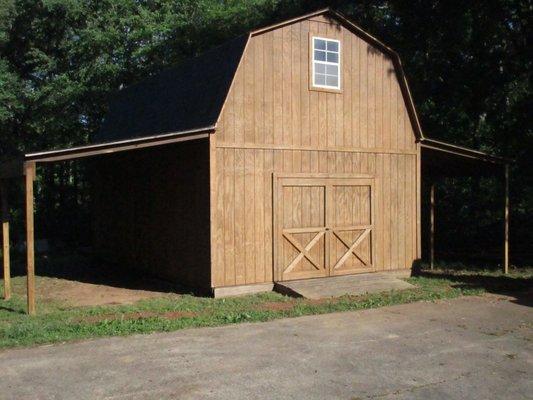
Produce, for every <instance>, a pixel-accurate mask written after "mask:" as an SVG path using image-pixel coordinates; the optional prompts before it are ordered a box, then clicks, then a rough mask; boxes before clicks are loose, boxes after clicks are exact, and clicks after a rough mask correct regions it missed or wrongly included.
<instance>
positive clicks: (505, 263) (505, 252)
mask: <svg viewBox="0 0 533 400" xmlns="http://www.w3.org/2000/svg"><path fill="white" fill-rule="evenodd" d="M504 179H505V182H504V185H505V189H504V192H505V212H504V224H505V227H504V243H503V273H504V274H508V273H509V164H505V177H504Z"/></svg>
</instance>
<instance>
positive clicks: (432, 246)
mask: <svg viewBox="0 0 533 400" xmlns="http://www.w3.org/2000/svg"><path fill="white" fill-rule="evenodd" d="M434 264H435V183H434V182H432V183H431V188H430V192H429V267H430V268H431V269H433V267H434Z"/></svg>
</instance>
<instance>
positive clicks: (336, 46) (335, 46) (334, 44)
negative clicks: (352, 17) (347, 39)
mask: <svg viewBox="0 0 533 400" xmlns="http://www.w3.org/2000/svg"><path fill="white" fill-rule="evenodd" d="M328 50H329V51H339V44H338V43H337V42H333V41H329V40H328Z"/></svg>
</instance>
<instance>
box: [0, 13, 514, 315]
mask: <svg viewBox="0 0 533 400" xmlns="http://www.w3.org/2000/svg"><path fill="white" fill-rule="evenodd" d="M81 157H91V169H92V171H93V175H92V179H94V187H95V189H96V191H95V195H94V202H95V207H94V208H95V210H96V212H95V230H96V235H95V237H96V239H97V243H96V244H97V246H96V248H97V250H98V252H99V254H102V255H104V256H105V257H106V258H108V259H109V260H113V261H115V262H116V263H117V265H118V264H120V265H126V266H128V268H136V269H138V270H141V271H144V272H146V273H147V274H150V275H156V276H159V277H162V278H165V279H167V280H171V281H174V282H179V283H181V284H184V285H188V286H191V287H195V288H197V289H200V290H203V291H210V292H211V293H212V294H214V295H215V296H223V295H231V294H238V293H244V292H255V291H265V290H271V289H272V287H273V284H274V283H275V282H281V281H288V280H295V279H305V278H317V277H332V276H338V275H345V274H359V273H369V272H378V271H380V272H386V271H390V272H393V273H397V272H398V271H400V272H401V271H403V272H409V271H410V270H411V268H412V267H413V265H414V263H416V261H417V260H419V259H420V258H421V242H422V241H421V181H422V163H423V159H424V157H428V159H429V161H428V163H431V160H437V159H438V160H440V161H439V162H442V163H445V162H448V161H450V160H451V161H450V162H451V164H454V162H455V164H454V165H458V164H457V163H458V162H461V161H462V160H465V161H467V162H466V164H468V162H470V161H472V162H481V163H484V165H485V164H486V165H487V166H496V167H497V168H500V167H501V165H502V164H504V162H503V161H502V160H501V159H498V158H496V157H492V156H489V155H486V154H483V153H480V152H476V151H473V150H468V149H465V148H460V147H456V146H452V145H449V144H445V143H441V142H437V141H434V140H430V139H427V138H425V137H424V136H423V134H422V130H421V127H420V124H419V121H418V118H417V113H416V110H415V107H414V104H413V101H412V99H411V95H410V92H409V87H408V85H407V81H406V78H405V76H404V73H403V70H402V66H401V63H400V59H399V57H398V55H397V54H396V53H395V52H394V51H393V50H391V49H390V48H388V47H387V46H386V45H384V44H382V43H381V42H379V41H378V40H377V39H375V38H374V37H372V36H371V35H369V34H368V33H366V32H364V31H363V30H361V29H360V28H359V27H357V26H356V25H354V24H353V23H352V22H350V21H348V20H347V19H346V18H345V17H343V16H342V15H340V14H338V13H336V12H334V11H331V10H329V9H326V10H321V11H318V12H315V13H312V14H308V15H304V16H301V17H299V18H295V19H292V20H288V21H284V22H282V23H279V24H277V25H273V26H269V27H266V28H262V29H257V30H254V31H252V32H250V33H249V34H248V35H245V36H242V37H239V38H236V39H234V40H232V41H230V42H228V43H226V44H224V45H222V46H220V47H218V48H215V49H213V50H211V51H209V52H207V53H205V54H204V55H201V56H199V57H197V58H195V59H192V60H189V61H187V62H185V63H183V64H181V65H180V66H178V67H176V68H173V69H169V70H167V71H164V72H162V73H161V74H159V75H157V76H155V77H152V78H149V79H147V80H145V81H142V82H140V83H138V84H136V85H133V86H131V87H129V88H126V89H124V90H121V91H120V92H119V93H118V94H117V95H116V96H115V98H114V99H113V101H112V102H111V105H110V112H109V115H108V116H107V117H106V119H105V122H104V125H103V127H102V130H101V131H100V133H99V134H98V135H97V136H96V137H95V138H94V139H93V142H92V143H91V144H89V145H87V146H84V147H79V148H71V149H64V150H54V151H46V152H40V153H28V154H25V155H24V156H23V159H22V160H21V161H18V162H17V163H10V164H7V163H6V164H4V169H3V170H4V175H5V176H6V177H7V176H8V174H9V172H10V171H11V172H12V171H13V170H16V171H22V170H23V172H24V174H25V176H26V187H27V189H28V191H27V212H28V215H29V216H30V217H29V221H28V243H32V241H33V236H32V235H33V220H32V218H33V208H32V207H33V198H32V196H33V194H32V190H33V177H34V174H35V166H36V165H37V164H40V163H48V162H61V161H63V160H70V159H76V158H81ZM439 157H441V158H439ZM453 160H455V161H453ZM466 164H465V165H466ZM462 168H463V167H462V166H461V165H460V166H459V167H458V168H457V169H458V170H461V169H462ZM444 169H445V170H446V168H444ZM32 252H33V250H32V248H31V246H28V271H29V275H28V276H29V279H30V280H31V279H32V278H31V276H32V274H33V268H34V266H33V263H34V261H33V253H32ZM30 253H31V254H30ZM31 284H32V283H31V282H30V285H31ZM30 302H31V301H30ZM30 307H31V305H30Z"/></svg>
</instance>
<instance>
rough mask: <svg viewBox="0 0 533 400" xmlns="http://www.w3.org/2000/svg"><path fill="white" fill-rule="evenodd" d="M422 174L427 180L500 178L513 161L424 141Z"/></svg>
mask: <svg viewBox="0 0 533 400" xmlns="http://www.w3.org/2000/svg"><path fill="white" fill-rule="evenodd" d="M420 147H421V153H422V154H421V158H422V173H423V176H425V177H427V178H439V177H467V176H498V175H500V176H501V175H502V174H503V173H504V170H505V166H506V165H508V164H510V163H511V162H512V160H510V159H506V158H503V157H497V156H493V155H490V154H487V153H483V152H481V151H477V150H472V149H468V148H466V147H461V146H455V145H452V144H449V143H445V142H441V141H437V140H433V139H422V140H421V142H420Z"/></svg>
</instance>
